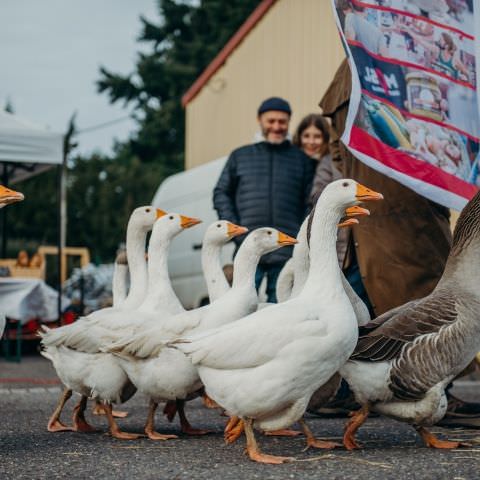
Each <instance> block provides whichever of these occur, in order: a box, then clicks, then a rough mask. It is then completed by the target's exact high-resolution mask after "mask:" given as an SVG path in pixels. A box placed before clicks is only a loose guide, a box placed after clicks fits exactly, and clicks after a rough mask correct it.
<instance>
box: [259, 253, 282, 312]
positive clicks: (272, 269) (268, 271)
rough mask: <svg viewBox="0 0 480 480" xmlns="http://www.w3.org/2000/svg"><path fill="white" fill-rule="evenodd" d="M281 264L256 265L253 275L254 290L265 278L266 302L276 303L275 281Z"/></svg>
mask: <svg viewBox="0 0 480 480" xmlns="http://www.w3.org/2000/svg"><path fill="white" fill-rule="evenodd" d="M283 265H284V264H283V263H281V264H275V265H258V267H257V271H256V273H255V288H256V289H257V292H258V289H259V288H260V284H261V283H262V280H263V277H264V276H265V275H266V276H267V302H270V303H277V290H276V289H277V279H278V276H279V275H280V272H281V270H282V268H283Z"/></svg>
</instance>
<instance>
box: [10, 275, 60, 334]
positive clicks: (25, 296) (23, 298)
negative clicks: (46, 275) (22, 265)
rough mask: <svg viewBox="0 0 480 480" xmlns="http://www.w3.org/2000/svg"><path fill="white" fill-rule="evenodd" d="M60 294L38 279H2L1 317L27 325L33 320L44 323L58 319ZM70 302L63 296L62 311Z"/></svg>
mask: <svg viewBox="0 0 480 480" xmlns="http://www.w3.org/2000/svg"><path fill="white" fill-rule="evenodd" d="M57 298H58V294H57V292H56V290H54V289H53V288H52V287H49V286H48V285H47V284H46V283H45V282H44V281H43V280H39V279H36V278H12V277H5V278H0V316H1V315H5V316H6V317H9V318H12V319H15V320H20V322H21V323H22V324H23V323H26V322H28V320H31V319H32V318H38V319H40V320H43V321H44V322H51V321H54V320H57V319H58V310H57V309H58V307H57ZM69 305H70V301H69V300H68V299H67V298H66V297H64V296H62V310H64V309H65V308H67V307H68V306H69Z"/></svg>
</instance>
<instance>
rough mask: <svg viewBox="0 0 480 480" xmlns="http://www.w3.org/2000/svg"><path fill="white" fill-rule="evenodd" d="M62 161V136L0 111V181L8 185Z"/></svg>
mask: <svg viewBox="0 0 480 480" xmlns="http://www.w3.org/2000/svg"><path fill="white" fill-rule="evenodd" d="M62 160H63V135H62V134H60V133H54V132H51V131H50V130H48V129H47V128H45V127H42V126H38V125H35V124H32V123H31V122H29V121H27V120H24V119H21V118H19V117H18V116H17V115H13V114H11V113H8V112H0V162H1V163H2V164H3V172H2V173H1V174H2V181H3V182H4V183H8V184H10V185H12V184H14V183H16V182H18V181H20V180H24V179H25V178H28V177H31V176H33V175H36V174H38V173H41V172H43V171H45V170H47V169H49V168H51V166H52V165H55V164H57V165H58V164H61V163H62Z"/></svg>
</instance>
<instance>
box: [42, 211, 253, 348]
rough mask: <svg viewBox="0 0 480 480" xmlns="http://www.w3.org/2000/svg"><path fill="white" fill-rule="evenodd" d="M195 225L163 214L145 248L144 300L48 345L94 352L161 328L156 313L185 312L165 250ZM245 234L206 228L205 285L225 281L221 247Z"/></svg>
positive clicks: (234, 228) (229, 227)
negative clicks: (169, 271) (107, 345)
mask: <svg viewBox="0 0 480 480" xmlns="http://www.w3.org/2000/svg"><path fill="white" fill-rule="evenodd" d="M177 217H178V218H180V220H179V222H180V223H178V222H177ZM176 222H177V223H178V224H177V223H176ZM197 223H200V221H199V220H197V219H193V218H190V217H184V216H182V215H180V216H178V214H174V213H169V214H166V216H165V218H163V219H160V220H159V221H158V222H156V224H155V226H154V228H153V233H152V240H151V241H150V246H149V249H148V252H149V253H148V256H149V262H148V273H149V281H148V289H147V293H146V297H145V300H144V301H143V303H142V304H141V305H140V307H139V308H138V309H136V310H135V312H133V311H131V310H129V311H126V312H122V313H119V312H116V313H115V312H109V314H108V315H105V316H102V317H100V318H94V319H93V320H92V319H89V318H87V319H85V320H86V321H85V320H83V321H82V322H83V323H78V322H77V326H76V327H75V328H71V329H67V328H65V329H64V330H63V331H62V332H61V335H59V333H58V332H57V333H54V334H53V335H51V337H50V339H49V345H57V346H58V345H64V346H67V347H69V348H73V349H75V350H79V351H82V352H86V353H98V352H100V351H101V349H102V346H104V345H105V344H110V343H113V342H115V341H116V340H118V339H120V338H125V337H126V338H130V337H131V336H133V335H134V334H135V333H136V332H137V331H140V332H141V331H144V330H145V329H146V328H148V327H154V326H156V325H158V324H160V325H161V322H160V321H159V317H158V315H159V314H161V315H162V317H161V318H162V319H163V321H165V319H166V317H167V316H171V315H177V314H180V313H183V312H185V309H184V308H183V306H182V304H181V303H180V301H179V299H178V297H177V295H176V294H175V292H174V290H173V288H172V285H171V282H170V278H169V275H168V249H169V247H170V243H171V241H172V240H173V238H174V237H175V236H176V235H177V234H178V233H179V232H180V231H181V229H184V228H189V227H191V226H193V225H196V224H197ZM217 225H219V227H218V226H217ZM246 231H247V230H246V229H245V228H244V227H240V226H238V225H234V224H233V223H230V222H226V221H218V222H215V223H213V224H212V225H210V226H209V228H208V229H207V231H206V233H205V236H204V240H203V244H204V246H205V252H203V251H202V263H203V264H204V265H205V272H204V273H205V278H206V279H207V285H208V284H210V285H211V284H212V282H213V284H214V283H219V284H221V281H222V277H223V280H225V277H224V275H223V271H222V269H221V267H220V253H221V247H222V245H224V244H225V243H227V242H228V241H230V240H231V239H232V238H233V237H234V236H236V235H240V234H243V233H245V232H246ZM209 280H210V282H209ZM225 281H226V280H225ZM227 285H228V284H227ZM187 315H190V313H189V314H187Z"/></svg>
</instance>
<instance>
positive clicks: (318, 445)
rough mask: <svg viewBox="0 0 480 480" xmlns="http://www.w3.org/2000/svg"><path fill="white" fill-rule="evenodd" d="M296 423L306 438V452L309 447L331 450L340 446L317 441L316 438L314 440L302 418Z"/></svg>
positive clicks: (334, 443)
mask: <svg viewBox="0 0 480 480" xmlns="http://www.w3.org/2000/svg"><path fill="white" fill-rule="evenodd" d="M298 423H299V424H300V426H301V427H302V430H303V433H304V434H305V437H307V448H306V449H307V450H308V449H309V448H310V447H313V448H322V449H325V450H331V449H332V448H335V447H341V446H342V445H341V444H340V443H337V442H329V441H327V440H319V439H318V438H315V436H314V435H313V432H312V431H311V430H310V427H309V426H308V425H307V424H306V422H305V420H304V419H303V418H302V419H301V420H299V422H298Z"/></svg>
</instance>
